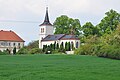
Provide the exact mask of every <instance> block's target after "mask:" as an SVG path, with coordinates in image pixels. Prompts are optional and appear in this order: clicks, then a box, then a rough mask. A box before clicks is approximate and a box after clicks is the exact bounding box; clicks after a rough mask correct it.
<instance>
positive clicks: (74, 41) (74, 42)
mask: <svg viewBox="0 0 120 80" xmlns="http://www.w3.org/2000/svg"><path fill="white" fill-rule="evenodd" d="M62 42H63V43H64V47H65V43H66V42H70V43H72V42H73V44H74V47H75V48H76V43H77V42H78V47H80V40H60V42H59V44H61V43H62Z"/></svg>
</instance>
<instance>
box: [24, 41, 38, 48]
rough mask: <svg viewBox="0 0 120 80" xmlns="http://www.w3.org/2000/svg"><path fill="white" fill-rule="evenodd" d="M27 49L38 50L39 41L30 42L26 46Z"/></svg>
mask: <svg viewBox="0 0 120 80" xmlns="http://www.w3.org/2000/svg"><path fill="white" fill-rule="evenodd" d="M26 47H27V48H28V49H33V48H38V47H39V41H38V40H37V41H32V42H30V43H29V44H28V45H27V46H26Z"/></svg>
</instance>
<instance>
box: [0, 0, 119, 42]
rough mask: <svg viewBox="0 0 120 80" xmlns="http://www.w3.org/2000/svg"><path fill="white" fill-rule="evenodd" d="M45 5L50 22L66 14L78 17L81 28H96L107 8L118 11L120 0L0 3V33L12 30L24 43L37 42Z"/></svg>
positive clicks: (0, 0) (5, 0) (2, 0)
mask: <svg viewBox="0 0 120 80" xmlns="http://www.w3.org/2000/svg"><path fill="white" fill-rule="evenodd" d="M46 5H48V7H49V16H50V21H51V23H53V22H54V21H55V19H56V17H59V16H61V15H67V16H69V17H71V18H78V19H79V20H80V22H81V25H83V24H85V23H86V22H92V23H93V24H94V25H96V24H98V23H99V22H100V20H101V19H102V18H103V17H104V16H105V12H107V11H109V10H110V9H114V10H116V11H117V12H120V0H0V30H1V29H2V30H13V31H14V32H16V33H17V34H18V35H19V36H20V37H22V38H23V39H24V40H25V41H26V43H25V44H28V43H29V42H30V41H34V40H38V39H39V24H41V23H42V22H43V20H44V16H45V7H46ZM4 21H8V22H4ZM10 21H11V22H10ZM12 21H28V23H24V22H12Z"/></svg>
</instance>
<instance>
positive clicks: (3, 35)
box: [0, 30, 25, 42]
mask: <svg viewBox="0 0 120 80" xmlns="http://www.w3.org/2000/svg"><path fill="white" fill-rule="evenodd" d="M0 41H16V42H25V41H24V40H23V39H22V38H20V37H19V36H18V35H17V34H16V33H15V32H13V31H3V30H1V31H0Z"/></svg>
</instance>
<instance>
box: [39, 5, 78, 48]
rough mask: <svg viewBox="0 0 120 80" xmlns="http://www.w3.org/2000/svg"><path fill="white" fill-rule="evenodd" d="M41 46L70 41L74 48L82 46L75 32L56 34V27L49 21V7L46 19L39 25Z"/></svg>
mask: <svg viewBox="0 0 120 80" xmlns="http://www.w3.org/2000/svg"><path fill="white" fill-rule="evenodd" d="M39 27H40V28H39V32H40V33H39V48H40V49H42V48H43V46H44V45H50V44H54V43H58V44H59V45H60V44H61V43H63V45H64V46H65V43H66V42H70V43H71V44H72V45H73V46H74V48H79V47H80V39H79V38H78V37H76V36H75V35H73V34H69V35H68V34H54V27H53V25H52V24H51V23H50V21H49V15H48V7H47V8H46V14H45V19H44V22H43V23H42V24H40V25H39Z"/></svg>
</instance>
